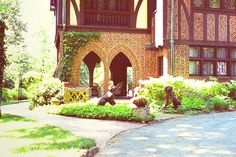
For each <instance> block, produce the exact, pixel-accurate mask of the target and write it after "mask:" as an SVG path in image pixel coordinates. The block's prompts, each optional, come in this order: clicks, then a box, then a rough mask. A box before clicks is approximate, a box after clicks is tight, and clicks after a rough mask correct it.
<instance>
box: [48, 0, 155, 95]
mask: <svg viewBox="0 0 236 157" xmlns="http://www.w3.org/2000/svg"><path fill="white" fill-rule="evenodd" d="M155 7H156V1H155V0H51V10H54V12H55V15H56V46H57V50H58V68H57V70H58V69H60V61H61V56H62V53H63V46H62V45H63V44H62V42H63V33H64V32H65V31H79V32H99V33H100V34H101V38H100V39H99V41H96V42H95V41H94V42H90V43H88V44H87V45H86V46H85V47H83V48H80V49H79V50H78V51H79V53H78V54H77V56H75V60H74V64H73V65H72V66H73V71H72V78H71V79H70V82H71V83H72V84H73V85H80V77H81V76H80V75H81V73H80V70H81V69H80V66H81V65H82V64H83V63H85V64H86V65H87V67H88V69H89V76H90V78H89V80H90V83H89V84H90V85H91V86H92V84H93V83H94V82H95V81H94V79H93V78H94V76H93V75H94V69H95V68H96V67H97V66H102V68H103V71H104V72H103V75H104V76H103V84H101V86H102V88H103V90H106V89H107V87H108V83H109V80H113V81H114V84H115V85H116V84H118V83H119V82H123V83H124V85H125V86H124V87H123V88H124V89H123V92H122V95H126V94H127V90H128V88H130V87H128V85H127V82H128V80H127V79H128V78H127V70H129V69H130V68H132V71H133V72H132V74H133V77H132V86H135V85H136V84H137V82H138V80H139V79H145V78H147V77H149V76H157V70H153V69H151V68H150V67H152V66H153V67H157V62H156V52H154V53H153V52H150V51H148V50H146V49H145V45H147V44H149V43H152V42H153V29H154V28H153V27H152V26H153V22H154V11H155ZM101 63H102V64H101ZM154 69H156V68H154ZM96 83H97V82H96Z"/></svg>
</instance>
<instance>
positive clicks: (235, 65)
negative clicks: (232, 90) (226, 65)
mask: <svg viewBox="0 0 236 157" xmlns="http://www.w3.org/2000/svg"><path fill="white" fill-rule="evenodd" d="M231 74H232V75H234V76H235V75H236V62H233V63H232V64H231Z"/></svg>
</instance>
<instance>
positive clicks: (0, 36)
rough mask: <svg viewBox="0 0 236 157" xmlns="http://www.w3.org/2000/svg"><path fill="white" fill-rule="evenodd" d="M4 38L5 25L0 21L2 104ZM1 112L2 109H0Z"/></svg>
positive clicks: (0, 85)
mask: <svg viewBox="0 0 236 157" xmlns="http://www.w3.org/2000/svg"><path fill="white" fill-rule="evenodd" d="M4 36H5V23H4V22H3V21H0V102H2V100H3V98H2V93H3V91H2V90H3V89H2V88H3V74H4V67H5V64H6V56H5V48H4ZM0 112H1V109H0Z"/></svg>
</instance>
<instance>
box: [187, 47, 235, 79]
mask: <svg viewBox="0 0 236 157" xmlns="http://www.w3.org/2000/svg"><path fill="white" fill-rule="evenodd" d="M189 74H190V75H198V76H232V75H233V76H236V48H221V47H204V46H198V47H190V48H189Z"/></svg>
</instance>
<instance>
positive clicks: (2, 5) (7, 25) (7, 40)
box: [0, 0, 26, 101]
mask: <svg viewBox="0 0 236 157" xmlns="http://www.w3.org/2000/svg"><path fill="white" fill-rule="evenodd" d="M19 4H20V2H19V1H18V0H0V25H1V26H0V27H1V28H3V29H2V31H1V34H0V42H1V43H0V47H1V48H0V49H1V50H0V59H1V60H0V63H1V67H0V69H1V70H0V71H1V72H0V101H1V100H2V86H3V78H4V69H5V66H6V64H7V57H6V52H5V51H7V48H8V47H9V46H10V45H16V46H17V45H21V43H22V41H23V37H22V34H21V33H22V31H25V29H26V25H25V24H24V23H23V22H22V21H21V19H20V7H19Z"/></svg>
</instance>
